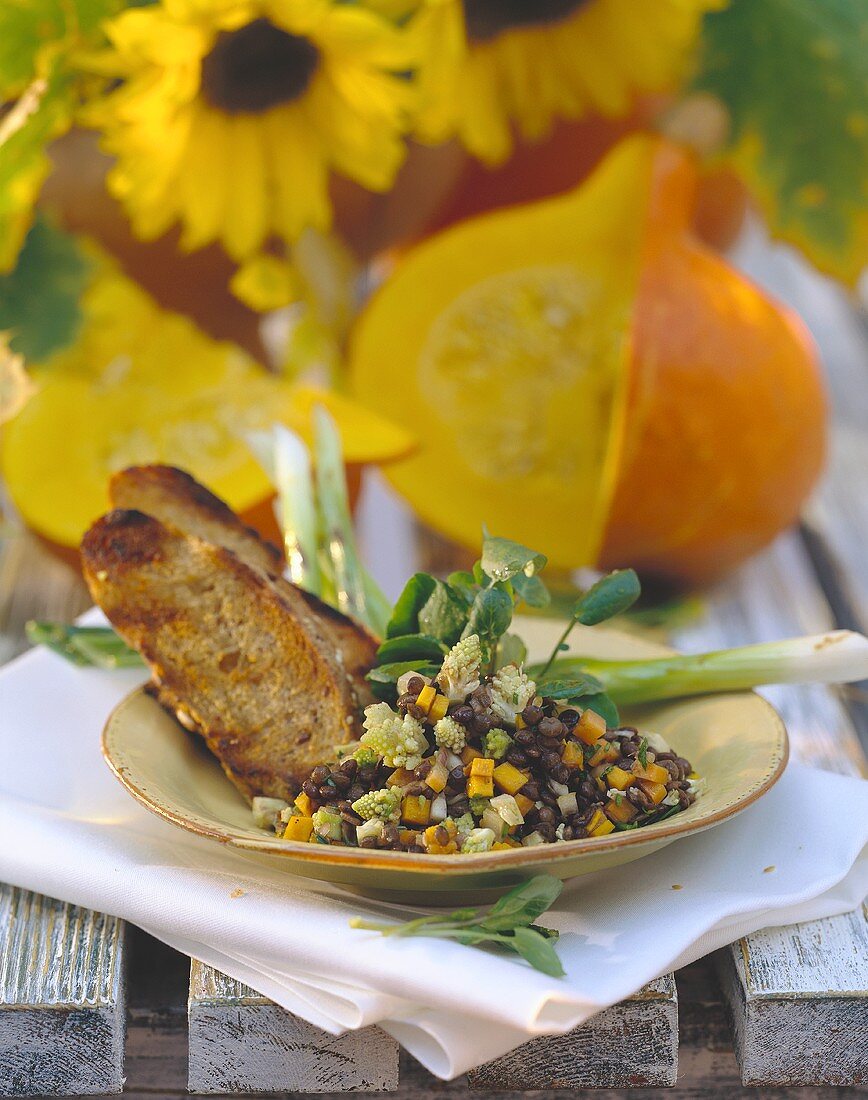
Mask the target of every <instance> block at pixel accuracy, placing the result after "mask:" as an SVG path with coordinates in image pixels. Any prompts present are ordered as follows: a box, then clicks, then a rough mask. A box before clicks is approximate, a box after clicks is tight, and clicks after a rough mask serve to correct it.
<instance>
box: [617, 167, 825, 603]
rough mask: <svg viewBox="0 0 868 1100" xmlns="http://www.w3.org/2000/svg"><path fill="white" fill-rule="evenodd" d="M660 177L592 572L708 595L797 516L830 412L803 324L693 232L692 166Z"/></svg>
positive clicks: (816, 468)
mask: <svg viewBox="0 0 868 1100" xmlns="http://www.w3.org/2000/svg"><path fill="white" fill-rule="evenodd" d="M657 169H658V172H659V184H658V185H657V186H655V187H654V192H653V193H654V197H653V198H652V202H656V203H658V204H659V205H658V211H657V214H658V216H656V217H652V218H651V219H649V226H650V232H649V236H648V239H647V242H646V255H645V258H644V263H643V266H642V276H641V279H640V285H639V294H638V300H637V306H636V311H635V314H634V325H633V351H632V364H631V375H630V389H629V397H628V413H627V417H626V425H627V427H626V432H625V439H624V444H623V452H622V457H621V463H620V466H619V474H618V479H617V484H616V489H615V495H614V498H613V502H612V506H611V509H610V512H609V517H608V522H607V524H606V534H605V538H604V543H603V549H602V553H601V558H600V564H601V565H602V566H604V567H607V568H611V567H614V566H624V565H632V566H634V567H635V568H637V569H639V570H642V571H644V572H646V573H650V574H655V575H658V576H663V577H667V578H672V579H677V580H678V581H680V582H682V583H684V582H686V583H687V584H702V583H706V582H708V581H710V580H713V579H715V578H716V577H718V576H720V575H721V574H723V573H725V572H726V571H727V570H729V569H731V568H732V567H733V566H735V565H737V564H738V563H739V562H741V561H743V560H744V559H745V558H747V557H749V556H750V555H751V554H753V553H755V552H756V551H757V550H759V549H761V548H762V547H763V546H765V545H766V544H767V543H769V542H770V541H771V540H772V539H773V538H774V536H775V535H776V534H778V533H779V532H780V531H781V530H783V529H784V528H786V527H788V526H789V525H790V524H791V523H793V522H794V521H795V520H796V519H797V518H798V515H799V511H800V507H801V505H802V504H803V502H804V500H805V498H806V497H807V495H808V494H809V492H810V490H811V488H812V487H813V485H814V484H815V482H816V480H817V478H818V476H819V474H820V472H821V470H822V467H823V460H824V455H825V448H826V413H827V402H826V395H825V390H824V386H823V380H822V376H821V371H820V367H819V363H818V359H817V354H816V350H815V347H814V344H813V341H812V339H811V337H810V335H809V333H808V331H807V329H806V327H805V326H804V325H803V323H802V322H801V321H800V320H799V318H798V317H797V316H796V315H795V314H794V313H792V312H791V311H790V310H788V309H787V308H785V307H784V306H782V305H780V304H779V303H777V302H774V301H772V299H770V298H769V297H768V296H767V295H765V294H764V293H763V292H762V291H760V290H759V289H758V288H757V287H755V286H754V285H753V284H752V283H750V282H749V281H748V280H747V279H746V278H745V277H744V275H742V274H741V273H739V272H736V271H734V270H733V269H732V268H731V267H730V266H729V264H727V263H726V262H725V261H724V260H722V259H721V258H720V256H718V255H717V254H716V253H715V252H713V251H711V250H710V249H708V248H706V247H705V246H703V245H702V244H700V243H699V242H698V241H697V240H696V239H695V238H694V237H693V236H692V235H691V231H690V229H689V226H688V221H689V218H690V213H691V210H692V209H693V199H694V194H693V192H694V190H695V185H696V171H695V168H694V166H693V165H692V164H691V163H690V161H689V158H688V156H687V155H686V154H684V153H683V152H681V151H680V150H678V149H677V148H676V147H674V146H669V145H667V146H665V148H664V149H663V150H661V152H660V154H659V157H658V162H657Z"/></svg>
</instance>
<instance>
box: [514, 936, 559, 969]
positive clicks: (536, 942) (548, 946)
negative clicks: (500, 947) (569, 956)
mask: <svg viewBox="0 0 868 1100" xmlns="http://www.w3.org/2000/svg"><path fill="white" fill-rule="evenodd" d="M512 947H513V949H514V950H515V951H517V952H518V954H519V955H521V957H522V958H523V959H524V960H525V962H529V963H530V965H531V966H532V967H533V968H534V970H541V971H542V972H543V974H548V975H549V976H550V977H552V978H562V977H563V976H564V973H565V971H564V968H563V965H562V964H561V960H560V959H559V958H558V955H557V952H556V951H555V949H554V947H553V945H552V941H551V940H550V939H549V938H548V936H545V935H542V934H540V933H539V932H537V931H535V930H534V929H533V928H516V930H515V932H514V933H513V935H512Z"/></svg>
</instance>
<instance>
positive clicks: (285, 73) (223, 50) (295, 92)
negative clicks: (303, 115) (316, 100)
mask: <svg viewBox="0 0 868 1100" xmlns="http://www.w3.org/2000/svg"><path fill="white" fill-rule="evenodd" d="M318 64H319V50H318V49H317V48H316V46H315V45H314V44H313V42H311V41H310V40H309V39H307V38H302V37H301V36H300V35H297V34H290V33H289V32H288V31H284V30H281V29H280V27H275V25H274V24H273V23H271V22H269V20H268V19H254V20H253V22H252V23H248V24H247V25H246V26H244V27H241V28H240V29H239V30H237V31H223V32H221V33H220V34H219V35H218V36H217V40H216V42H215V43H214V45H213V47H212V49H211V52H210V53H209V54H208V55H207V56H206V57H205V58H204V59H203V61H202V92H203V93H204V95H205V98H206V99H207V100H208V102H209V103H210V104H211V105H212V106H213V107H217V108H218V109H219V110H221V111H226V112H228V113H229V114H239V113H246V114H258V113H260V112H261V111H267V110H268V109H269V107H274V106H276V105H277V104H278V103H287V102H289V101H290V100H293V99H298V97H299V96H300V95H303V94H304V92H305V90H306V89H307V86H308V85H309V84H310V82H311V79H312V78H313V74H314V73H315V72H316V68H317V65H318Z"/></svg>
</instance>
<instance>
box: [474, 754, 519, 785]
mask: <svg viewBox="0 0 868 1100" xmlns="http://www.w3.org/2000/svg"><path fill="white" fill-rule="evenodd" d="M470 774H471V775H480V776H483V777H484V778H485V779H490V778H491V777H492V776H493V775H494V761H493V760H492V759H491V757H488V756H477V757H476V758H475V759H474V760H471V761H470ZM525 782H527V781H526V780H525Z"/></svg>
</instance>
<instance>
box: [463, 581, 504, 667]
mask: <svg viewBox="0 0 868 1100" xmlns="http://www.w3.org/2000/svg"><path fill="white" fill-rule="evenodd" d="M512 609H513V604H512V597H511V596H510V595H509V593H508V592H506V591H504V589H503V588H500V587H499V586H495V587H494V588H483V589H482V591H481V592H478V593H477V594H476V599H475V600H474V601H473V605H472V607H471V608H470V617H469V618H468V620H467V626H466V627H465V628H464V630H463V632H462V635H461V636H462V638H467V637H469V636H470V635H471V634H478V635H479V640H480V641H481V642H482V644H483V647H484V648H486V649H487V650H488V651H489V652H490V651H491V650H493V649H494V647H495V646H496V645H497V641H498V639H499V638H500V636H501V635H502V634H505V633H506V632H507V630H508V629H509V624H510V623H511V622H512Z"/></svg>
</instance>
